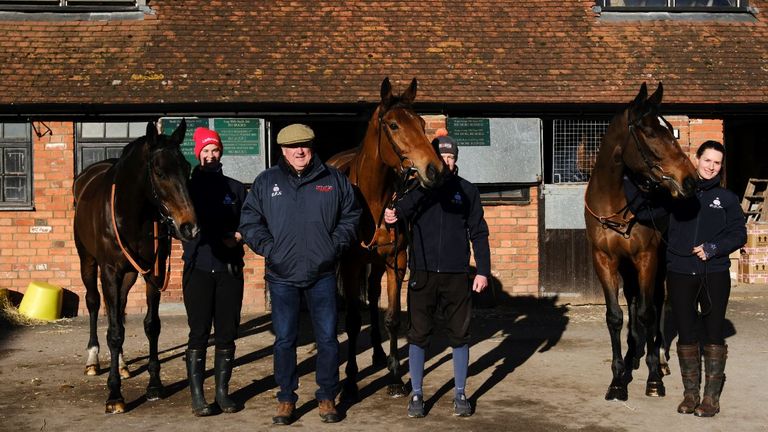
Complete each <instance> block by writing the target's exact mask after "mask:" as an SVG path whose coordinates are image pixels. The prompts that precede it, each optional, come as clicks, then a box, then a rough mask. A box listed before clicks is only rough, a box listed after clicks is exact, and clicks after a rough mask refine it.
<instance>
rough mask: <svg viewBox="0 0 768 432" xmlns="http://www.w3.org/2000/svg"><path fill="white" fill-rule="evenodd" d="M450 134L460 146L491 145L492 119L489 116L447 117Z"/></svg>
mask: <svg viewBox="0 0 768 432" xmlns="http://www.w3.org/2000/svg"><path fill="white" fill-rule="evenodd" d="M446 126H447V129H448V135H450V136H451V138H453V139H454V140H456V142H457V143H458V144H459V145H460V146H482V147H488V146H490V145H491V120H490V119H487V118H453V117H448V118H447V119H446Z"/></svg>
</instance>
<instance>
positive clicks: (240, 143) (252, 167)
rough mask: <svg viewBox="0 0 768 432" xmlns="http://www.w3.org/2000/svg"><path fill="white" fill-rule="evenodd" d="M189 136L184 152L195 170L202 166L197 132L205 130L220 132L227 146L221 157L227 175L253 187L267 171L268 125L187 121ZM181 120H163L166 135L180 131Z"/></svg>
mask: <svg viewBox="0 0 768 432" xmlns="http://www.w3.org/2000/svg"><path fill="white" fill-rule="evenodd" d="M186 121H187V134H186V136H185V137H184V142H183V143H182V145H181V152H182V153H183V154H184V157H185V158H186V159H187V160H188V161H189V163H190V164H192V166H193V167H194V166H196V165H197V164H198V163H199V162H198V161H197V158H195V142H194V140H193V139H192V137H193V135H194V133H195V129H197V128H199V127H205V128H208V129H211V130H215V131H216V132H218V134H219V136H220V137H221V142H222V144H223V146H224V154H223V156H222V157H221V163H222V165H223V167H224V168H223V170H224V174H225V175H227V176H229V177H232V178H234V179H237V180H239V181H241V182H243V183H246V184H250V183H252V182H253V179H254V178H256V176H257V175H258V174H259V173H260V172H262V171H263V170H264V169H265V167H266V158H265V156H264V143H265V136H264V130H265V122H264V119H258V118H187V119H186ZM180 122H181V118H178V117H176V118H171V117H167V118H162V119H160V125H161V129H162V131H163V133H164V134H171V133H173V131H174V130H175V129H176V128H177V127H178V125H179V123H180Z"/></svg>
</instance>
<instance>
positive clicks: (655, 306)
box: [584, 83, 696, 400]
mask: <svg viewBox="0 0 768 432" xmlns="http://www.w3.org/2000/svg"><path fill="white" fill-rule="evenodd" d="M663 91H664V90H663V86H662V84H661V83H659V85H658V87H657V89H656V91H655V92H654V93H653V94H652V95H651V96H650V97H647V96H648V90H647V87H646V85H645V83H643V84H642V86H641V87H640V91H639V92H638V94H637V96H636V97H635V99H634V100H633V101H632V102H631V103H630V104H629V105H628V106H627V107H626V108H625V109H624V110H623V111H622V112H621V113H619V114H617V115H616V116H614V117H613V119H612V120H611V123H610V124H609V126H608V129H607V130H606V132H605V135H604V136H603V139H602V142H601V144H600V150H599V153H598V155H597V160H596V162H595V166H594V169H593V171H592V176H591V178H590V180H589V184H588V185H587V190H586V193H585V197H584V200H585V210H584V217H585V221H586V230H587V231H586V232H587V237H588V238H589V240H590V243H591V248H592V260H593V264H594V267H595V271H596V273H597V276H598V278H599V280H600V283H601V284H602V287H603V294H604V295H605V303H606V309H607V310H606V322H607V325H608V332H609V333H610V337H611V348H612V354H613V357H612V361H611V371H612V372H613V380H612V381H611V384H610V386H609V388H608V391H607V393H606V395H605V399H606V400H627V397H628V396H627V384H628V383H629V381H631V369H637V368H638V367H639V361H640V357H642V355H643V352H645V350H647V354H646V356H645V362H646V365H647V366H648V380H647V382H646V390H645V394H646V395H647V396H656V397H662V396H664V395H665V392H666V391H665V389H664V383H663V382H662V378H663V375H664V371H663V370H662V366H661V363H660V357H659V356H660V354H659V350H660V347H661V345H662V343H661V334H660V315H661V313H660V312H661V305H660V302H659V298H660V297H661V299H662V302H663V284H660V283H659V280H658V278H657V266H658V265H659V260H661V263H662V264H661V265H664V264H663V263H664V257H663V256H662V257H660V256H659V253H658V251H659V246H660V242H661V233H659V232H658V231H657V230H656V228H655V225H654V224H642V223H637V219H636V218H635V215H634V214H632V212H631V211H630V210H629V203H628V202H627V198H626V197H625V192H624V188H623V186H624V183H623V178H624V176H625V175H627V176H629V178H633V179H640V181H637V180H636V181H637V183H635V184H639V186H638V187H639V189H641V190H643V189H645V190H647V189H649V188H651V189H657V190H663V191H666V192H668V194H667V195H668V196H670V197H671V199H684V198H686V197H689V196H692V195H693V194H694V192H695V186H696V180H695V179H696V170H695V169H694V167H693V164H692V163H691V161H690V159H689V158H688V156H686V155H685V153H684V152H683V150H682V149H681V148H680V144H679V143H678V142H677V140H676V139H675V137H674V135H673V132H672V126H671V125H670V123H669V122H668V121H667V120H666V119H664V117H662V116H661V115H660V114H659V105H660V104H661V99H662V96H663ZM619 276H621V279H622V280H623V289H624V294H625V296H626V297H627V304H628V306H629V307H628V309H629V321H628V325H629V328H630V331H629V332H628V333H629V335H628V341H627V345H628V347H627V356H626V358H624V359H623V358H622V354H621V340H620V337H621V330H622V321H623V313H622V310H621V307H620V306H619V296H618V295H619V282H620V278H619ZM657 285H659V286H658V287H657ZM659 294H661V296H659ZM644 345H645V349H644ZM627 363H629V366H628V365H627ZM628 367H629V368H630V369H629V370H628Z"/></svg>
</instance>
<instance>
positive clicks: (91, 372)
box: [85, 365, 99, 376]
mask: <svg viewBox="0 0 768 432" xmlns="http://www.w3.org/2000/svg"><path fill="white" fill-rule="evenodd" d="M85 374H86V375H88V376H96V375H98V374H99V366H98V365H88V366H86V367H85Z"/></svg>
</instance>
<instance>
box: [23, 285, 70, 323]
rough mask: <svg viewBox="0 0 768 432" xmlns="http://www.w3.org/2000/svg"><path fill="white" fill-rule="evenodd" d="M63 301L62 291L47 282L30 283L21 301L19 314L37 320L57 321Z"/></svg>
mask: <svg viewBox="0 0 768 432" xmlns="http://www.w3.org/2000/svg"><path fill="white" fill-rule="evenodd" d="M63 299H64V291H63V290H62V289H61V287H59V286H56V285H53V284H49V283H47V282H30V283H29V285H28V286H27V291H26V292H25V293H24V298H22V299H21V304H20V305H19V312H20V313H21V314H22V315H24V316H27V317H29V318H35V319H39V320H46V321H50V320H55V319H59V318H60V317H61V302H62V300H63Z"/></svg>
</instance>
